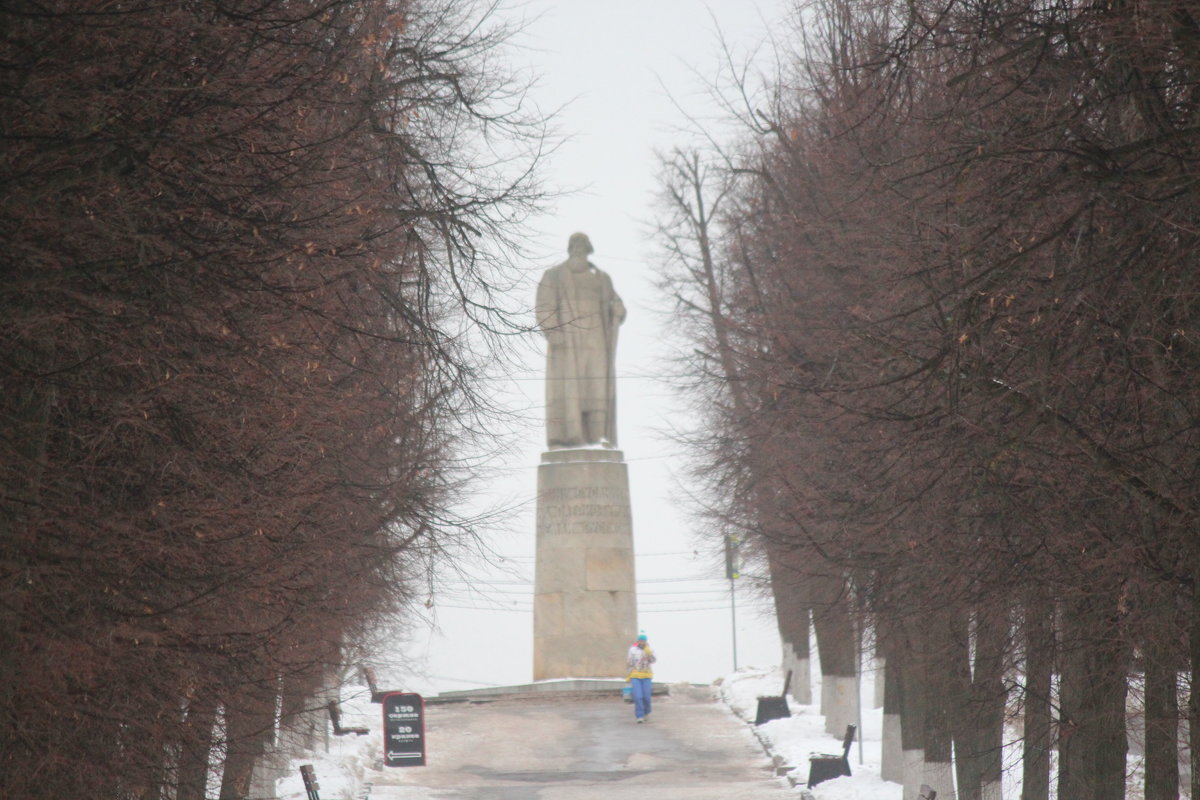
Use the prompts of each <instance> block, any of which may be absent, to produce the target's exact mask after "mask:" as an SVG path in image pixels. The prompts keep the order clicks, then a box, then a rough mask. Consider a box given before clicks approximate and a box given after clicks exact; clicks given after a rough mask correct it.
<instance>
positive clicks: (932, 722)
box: [920, 615, 964, 800]
mask: <svg viewBox="0 0 1200 800" xmlns="http://www.w3.org/2000/svg"><path fill="white" fill-rule="evenodd" d="M930 624H932V625H933V626H936V628H935V630H933V631H928V633H929V634H930V636H929V637H928V639H927V641H928V644H927V645H926V646H925V647H924V648H923V649H922V652H921V655H920V657H921V658H922V659H923V660H924V661H925V681H924V686H923V687H922V689H923V691H924V693H925V737H924V745H925V769H924V778H923V780H922V782H923V783H927V784H929V786H930V787H931V788H933V789H935V790H937V796H938V797H939V798H941V799H942V800H956V795H955V789H954V757H953V749H952V746H953V741H954V737H953V736H952V735H951V730H950V719H951V704H952V703H954V702H956V701H960V700H961V699H964V698H962V697H961V695H960V693H959V692H956V691H955V690H954V686H955V683H956V680H957V677H958V676H956V675H955V674H954V673H955V671H954V669H953V667H952V665H951V661H950V658H949V657H948V654H947V648H946V647H945V644H946V642H947V641H948V640H949V638H950V637H949V635H948V633H949V631H948V627H949V626H948V625H947V621H946V619H945V618H944V617H941V616H940V615H938V616H935V618H934V619H933V620H931V621H930Z"/></svg>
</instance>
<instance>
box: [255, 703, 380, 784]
mask: <svg viewBox="0 0 1200 800" xmlns="http://www.w3.org/2000/svg"><path fill="white" fill-rule="evenodd" d="M338 705H339V707H340V709H341V712H342V725H343V726H345V727H348V728H350V727H354V728H357V727H363V728H370V729H371V732H370V733H369V734H367V735H366V736H356V735H355V734H349V735H346V736H334V735H332V734H329V736H328V740H327V741H328V747H327V749H326V750H325V752H310V753H308V754H307V755H306V756H304V757H303V758H293V759H291V763H290V764H289V765H288V767H287V773H286V775H285V777H283V778H281V779H279V780H278V781H277V782H276V783H275V791H276V793H277V794H276V796H277V797H279V800H307V798H308V794H307V793H306V792H305V791H304V781H303V779H301V777H300V766H301V765H302V764H312V766H313V772H314V773H315V774H316V778H317V783H318V784H320V787H321V790H320V795H321V800H360V798H364V797H367V796H369V794H370V790H371V785H370V784H369V783H365V778H366V774H367V772H368V771H370V770H378V769H382V767H383V763H382V761H383V760H382V757H381V755H380V754H381V753H382V752H383V710H382V709H383V707H382V706H380V705H378V704H376V703H372V702H371V697H370V692H366V691H362V690H361V689H357V687H347V688H346V689H345V690H344V691H343V693H342V697H341V700H340V702H339V703H338Z"/></svg>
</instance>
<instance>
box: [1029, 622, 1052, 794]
mask: <svg viewBox="0 0 1200 800" xmlns="http://www.w3.org/2000/svg"><path fill="white" fill-rule="evenodd" d="M1052 617H1053V614H1052V612H1051V609H1050V606H1049V605H1048V604H1047V603H1046V602H1044V601H1043V600H1041V599H1038V600H1035V601H1032V602H1029V603H1027V604H1026V606H1025V692H1024V697H1023V706H1024V709H1025V731H1024V736H1023V739H1024V741H1023V745H1022V747H1023V753H1022V761H1021V769H1022V781H1023V782H1022V785H1021V800H1050V748H1051V746H1052V742H1051V720H1050V708H1051V704H1050V686H1051V679H1052V676H1053V672H1054V649H1055V648H1054V628H1053V626H1052V624H1051V619H1052Z"/></svg>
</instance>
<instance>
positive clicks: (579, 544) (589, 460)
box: [533, 448, 637, 681]
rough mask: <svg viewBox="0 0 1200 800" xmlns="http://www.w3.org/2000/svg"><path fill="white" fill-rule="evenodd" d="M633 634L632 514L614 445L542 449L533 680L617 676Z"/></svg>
mask: <svg viewBox="0 0 1200 800" xmlns="http://www.w3.org/2000/svg"><path fill="white" fill-rule="evenodd" d="M636 636H637V594H636V586H635V581H634V569H633V519H632V516H631V514H630V509H629V473H628V470H627V469H626V466H625V462H624V460H623V458H622V453H621V451H620V450H606V449H602V448H579V449H569V450H550V451H548V452H546V453H543V454H542V463H541V464H540V465H539V466H538V505H537V563H536V566H535V573H534V598H533V679H534V680H535V681H538V680H548V679H551V678H623V677H625V674H626V668H625V655H626V653H627V652H628V651H629V646H630V645H631V644H632V643H633V640H634V638H635V637H636Z"/></svg>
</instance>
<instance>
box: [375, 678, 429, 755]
mask: <svg viewBox="0 0 1200 800" xmlns="http://www.w3.org/2000/svg"><path fill="white" fill-rule="evenodd" d="M383 765H384V766H385V767H423V766H425V700H424V699H423V698H422V697H421V695H419V694H413V693H411V692H388V693H387V694H385V695H384V696H383Z"/></svg>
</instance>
